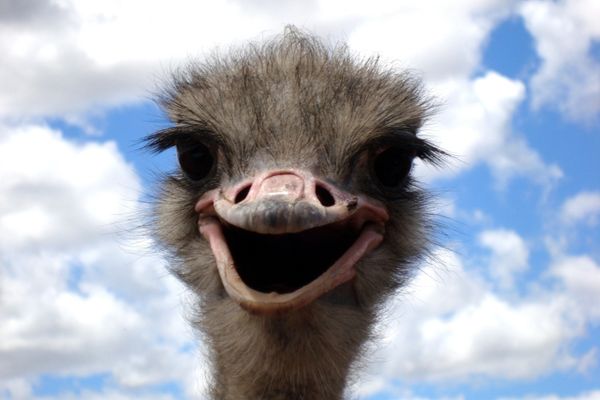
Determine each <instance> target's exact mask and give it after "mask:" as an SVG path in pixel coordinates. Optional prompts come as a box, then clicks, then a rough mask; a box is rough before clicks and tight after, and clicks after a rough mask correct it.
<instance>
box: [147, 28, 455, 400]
mask: <svg viewBox="0 0 600 400" xmlns="http://www.w3.org/2000/svg"><path fill="white" fill-rule="evenodd" d="M158 102H159V104H160V106H161V107H162V108H163V109H164V111H165V113H166V114H167V115H168V117H169V119H170V121H171V122H172V126H171V127H169V128H167V129H164V130H161V131H159V132H156V133H154V134H151V135H150V136H148V137H147V138H146V143H147V145H148V146H149V148H151V149H152V150H154V151H157V152H159V151H163V150H166V149H168V148H171V147H175V148H176V150H177V157H178V161H179V167H180V168H179V169H178V171H177V172H176V173H174V174H172V175H170V176H168V177H166V178H165V180H164V182H163V183H162V186H161V191H160V193H159V195H158V197H157V202H156V207H155V209H156V214H155V231H156V236H157V238H158V241H159V242H160V243H161V244H162V246H163V247H164V249H165V250H166V251H167V252H168V254H169V255H170V256H171V257H170V259H171V260H172V262H171V263H170V269H171V271H172V272H173V273H174V274H175V275H176V276H177V277H178V278H179V279H180V280H181V281H182V282H184V283H185V285H186V286H187V287H188V288H189V289H191V290H192V291H193V292H194V293H195V295H196V296H195V298H197V313H196V317H195V318H194V321H193V324H194V326H195V327H197V329H198V330H199V331H200V332H201V333H202V335H203V337H204V339H205V340H206V342H207V343H208V346H209V347H210V361H211V366H212V373H213V377H212V381H211V382H212V384H211V394H212V397H213V398H214V399H222V400H243V399H252V400H256V399H261V400H275V399H282V400H283V399H286V400H290V399H292V400H294V399H295V400H300V399H307V400H308V399H311V400H313V399H314V400H319V399H323V400H325V399H327V400H332V399H340V398H342V396H343V395H344V391H345V387H346V386H347V383H348V380H349V379H350V378H349V377H350V376H352V373H351V372H352V371H353V366H355V365H356V362H357V360H358V359H359V358H360V356H361V352H362V351H363V350H364V347H365V343H367V342H368V340H369V339H370V337H371V328H372V326H373V324H374V322H375V321H376V319H377V316H378V314H379V311H380V309H381V306H382V304H383V303H384V301H385V300H386V299H387V298H388V297H389V296H390V295H391V294H393V293H394V292H395V291H396V290H397V289H398V288H400V287H402V286H403V285H404V284H405V283H406V282H407V280H408V279H409V278H410V272H411V269H412V268H411V266H412V265H414V263H415V262H416V261H417V260H418V259H419V258H420V257H422V256H423V254H424V253H425V252H426V250H427V247H428V246H427V245H428V242H429V241H428V239H427V238H428V236H429V232H428V230H429V227H430V226H431V224H430V223H429V222H428V219H427V213H426V195H425V193H424V191H422V190H421V189H419V187H418V185H416V183H415V182H414V178H413V177H412V176H411V166H412V163H413V160H414V159H415V158H420V159H423V160H425V161H430V162H436V160H438V159H439V157H440V155H441V154H443V153H442V152H441V151H440V150H438V149H437V148H436V147H434V146H433V145H432V144H430V143H429V142H427V141H426V140H424V139H422V138H420V137H418V135H417V132H418V130H419V128H420V127H421V126H422V124H423V122H424V120H425V118H426V117H427V115H428V114H429V110H430V109H431V107H430V101H429V100H428V99H427V98H425V97H424V96H423V93H422V89H421V85H420V82H419V80H418V79H415V78H414V77H411V76H410V75H409V74H407V73H406V72H396V71H393V70H388V69H384V68H382V67H381V66H380V65H379V64H378V62H377V60H375V59H364V60H362V59H358V58H356V57H353V56H352V55H351V54H350V52H349V51H348V49H347V48H346V47H345V46H343V45H342V46H336V47H328V46H326V45H324V44H323V43H322V42H321V41H320V40H319V39H318V38H316V37H314V36H311V35H309V34H305V33H302V32H299V31H298V30H297V29H295V28H293V27H288V28H286V30H285V32H284V33H283V34H282V35H281V36H278V37H276V38H274V39H271V40H270V41H267V42H264V43H254V44H250V45H248V46H246V47H244V48H241V49H239V50H237V51H235V52H231V53H230V54H228V55H224V56H223V55H215V56H213V57H212V58H209V59H208V61H205V62H203V63H191V64H190V65H188V66H187V67H186V68H185V69H183V70H181V71H179V72H177V73H176V74H174V78H173V80H172V83H171V84H170V86H169V87H168V88H167V89H166V90H165V91H164V92H163V93H162V95H160V96H159V99H158Z"/></svg>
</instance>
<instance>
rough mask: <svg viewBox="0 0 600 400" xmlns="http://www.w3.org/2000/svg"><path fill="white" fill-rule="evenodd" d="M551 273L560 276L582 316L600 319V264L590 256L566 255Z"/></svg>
mask: <svg viewBox="0 0 600 400" xmlns="http://www.w3.org/2000/svg"><path fill="white" fill-rule="evenodd" d="M550 273H551V274H552V275H553V276H555V277H558V278H560V281H561V283H562V285H563V286H564V289H565V290H566V292H567V293H568V294H569V298H570V299H571V300H572V301H573V302H575V305H576V306H575V309H576V310H578V313H579V314H583V315H582V316H581V317H580V318H594V319H600V265H598V264H597V263H596V262H595V261H594V260H593V259H592V258H590V257H589V256H577V257H575V256H564V257H561V258H559V259H558V260H557V261H556V263H555V264H554V265H553V266H552V267H551V269H550Z"/></svg>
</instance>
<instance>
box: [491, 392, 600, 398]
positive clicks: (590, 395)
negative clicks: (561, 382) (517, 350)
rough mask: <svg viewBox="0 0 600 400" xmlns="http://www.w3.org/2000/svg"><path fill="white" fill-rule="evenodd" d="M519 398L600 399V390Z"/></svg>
mask: <svg viewBox="0 0 600 400" xmlns="http://www.w3.org/2000/svg"><path fill="white" fill-rule="evenodd" d="M518 399H523V400H600V390H592V391H589V392H583V393H580V394H577V395H575V396H558V395H545V396H525V397H519V398H518ZM499 400H517V398H509V397H502V398H501V399H499Z"/></svg>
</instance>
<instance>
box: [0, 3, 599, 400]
mask: <svg viewBox="0 0 600 400" xmlns="http://www.w3.org/2000/svg"><path fill="white" fill-rule="evenodd" d="M599 20H600V2H598V1H596V0H565V1H535V0H525V1H507V0H458V1H451V2H450V1H442V0H439V1H436V0H421V1H416V0H415V1H391V0H390V1H386V0H370V1H368V2H365V1H360V0H345V1H343V0H308V1H304V2H300V1H291V0H289V1H288V0H286V1H269V0H249V1H242V0H237V1H236V0H228V1H216V0H211V1H195V2H191V1H189V2H187V1H184V0H169V1H166V0H165V1H142V0H130V1H119V0H106V1H102V2H94V1H86V0H77V1H76V0H56V1H50V0H46V1H43V0H0V54H1V59H0V399H3V400H17V399H18V400H21V399H31V400H42V399H44V400H53V399H109V400H116V399H118V400H121V399H142V400H150V399H152V400H158V399H160V400H163V399H165V400H166V399H197V398H200V399H201V398H203V392H204V390H205V387H206V379H205V376H206V366H205V364H204V361H203V360H204V358H203V356H202V354H203V351H204V350H203V344H202V342H201V341H199V340H197V339H196V338H195V337H194V334H193V332H192V330H191V329H190V328H189V327H188V325H187V323H186V315H188V314H189V312H190V308H189V297H188V295H187V294H186V292H185V290H184V289H183V288H182V287H181V286H180V285H179V284H178V283H177V282H176V281H175V280H174V279H173V278H172V277H170V276H169V275H168V274H167V273H166V271H165V268H164V265H165V262H164V260H163V259H162V258H161V257H160V255H158V254H156V253H154V252H153V250H152V242H151V239H150V238H149V237H147V236H146V234H145V231H144V229H143V224H144V215H145V212H146V210H147V208H148V201H149V199H150V198H151V194H152V192H153V190H154V189H155V188H156V186H155V184H156V181H157V176H158V174H159V173H160V172H161V171H170V170H172V169H173V168H174V167H175V162H174V161H175V160H174V155H173V153H166V154H164V155H161V156H158V157H157V156H151V155H150V154H147V153H144V152H141V151H139V150H137V145H136V143H137V141H138V140H139V139H140V138H141V137H142V136H144V135H146V134H148V133H151V132H153V131H155V130H157V129H160V128H162V127H165V126H166V124H167V122H166V121H165V120H164V117H163V116H162V114H161V113H160V111H159V110H158V109H157V108H156V107H155V106H154V104H153V103H152V102H151V98H152V96H153V93H155V92H156V90H157V88H158V87H160V83H161V81H163V80H164V79H165V77H166V76H167V75H168V73H169V71H171V70H173V69H174V68H176V67H177V66H178V65H181V63H184V62H186V61H187V60H189V59H190V58H193V59H202V57H204V56H205V55H206V54H209V53H210V51H212V50H213V49H214V48H215V47H218V48H220V49H222V50H226V49H227V48H229V47H230V46H232V45H237V44H241V43H244V42H245V41H247V40H260V39H261V38H265V37H270V36H271V35H273V34H277V33H281V32H282V29H283V26H284V25H285V24H288V23H293V24H296V25H297V26H299V27H301V28H303V29H307V30H310V31H312V32H315V33H317V34H319V35H321V36H323V37H324V38H325V39H326V40H327V41H328V42H329V43H336V42H338V41H340V40H343V41H347V43H348V44H349V46H350V48H351V49H352V50H353V51H354V52H356V53H357V54H360V55H363V56H369V55H375V54H378V55H380V56H381V58H382V60H383V61H384V62H385V63H389V65H393V66H395V67H396V68H408V69H411V70H413V71H414V72H415V73H417V74H419V75H420V76H422V77H423V79H424V81H425V83H426V86H427V89H428V91H429V92H430V93H432V94H433V95H435V96H437V98H438V100H439V102H440V104H441V107H440V110H439V112H438V114H437V115H436V117H435V118H434V119H433V120H432V121H431V123H430V124H429V125H428V126H427V127H425V129H424V130H423V132H422V134H423V135H424V136H426V137H428V138H430V139H431V140H433V141H434V142H436V143H437V144H438V145H439V146H441V147H443V148H444V149H446V150H447V151H448V152H449V153H451V154H453V155H454V156H455V157H454V158H453V159H452V160H451V162H450V163H449V164H448V165H447V166H446V167H445V168H443V169H437V170H436V169H427V168H426V167H423V166H419V167H418V169H417V174H418V175H419V177H420V178H421V180H422V181H424V185H426V186H428V187H430V188H432V190H433V191H434V192H435V193H436V195H437V199H438V200H437V203H436V207H435V209H436V211H437V212H438V213H439V221H440V224H441V225H442V226H443V227H444V230H443V234H440V237H439V240H440V242H441V244H443V246H442V247H440V248H439V249H438V250H437V251H436V257H435V261H432V262H431V263H429V264H426V265H422V266H420V269H419V273H418V274H417V275H416V276H415V279H414V281H413V283H412V284H411V286H410V287H409V288H408V289H407V290H406V291H405V292H404V293H403V294H402V295H401V296H398V297H397V298H396V299H395V300H394V301H393V302H391V303H390V305H389V309H388V311H387V318H386V319H385V321H384V323H383V325H382V326H380V327H379V328H378V332H379V333H380V335H379V336H380V341H379V342H378V344H377V345H374V346H373V351H372V352H371V357H370V359H369V363H368V364H367V368H366V370H365V371H364V373H363V374H362V375H361V378H360V379H359V380H358V381H357V382H356V383H355V384H354V386H353V397H352V398H358V399H365V400H382V399H410V400H416V399H523V398H525V399H530V400H566V399H570V400H592V399H595V400H597V399H600V245H599V243H600V228H599V227H600V172H599V171H600V156H599V155H600V129H599V128H600V24H599V23H598V21H599Z"/></svg>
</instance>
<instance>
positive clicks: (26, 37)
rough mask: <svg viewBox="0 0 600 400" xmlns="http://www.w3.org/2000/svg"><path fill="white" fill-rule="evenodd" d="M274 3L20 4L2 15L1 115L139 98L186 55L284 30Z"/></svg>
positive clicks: (76, 109) (61, 111) (64, 111)
mask: <svg viewBox="0 0 600 400" xmlns="http://www.w3.org/2000/svg"><path fill="white" fill-rule="evenodd" d="M24 7H25V8H26V6H24ZM268 10H269V9H258V8H251V9H248V8H245V7H244V6H243V5H242V4H241V2H236V1H221V2H214V1H201V2H194V3H190V2H186V1H183V0H176V1H169V2H150V3H149V2H144V1H139V0H138V1H127V2H119V1H107V2H103V3H102V5H101V6H100V5H99V4H96V3H94V2H83V1H70V0H67V1H62V2H60V3H53V5H45V6H41V5H40V6H39V7H33V6H32V7H30V9H27V10H25V11H24V10H22V9H20V8H19V7H14V9H12V10H7V12H6V13H5V15H4V18H3V19H0V51H1V52H2V54H3V62H2V64H1V65H0V82H2V85H3V86H2V90H1V91H0V116H4V117H13V118H14V117H17V118H18V117H23V116H25V117H26V116H38V115H42V116H48V115H60V116H68V115H71V114H76V113H82V112H90V111H91V112H95V111H98V110H102V109H104V108H106V107H109V106H114V105H118V104H123V103H126V102H132V101H136V100H137V101H139V100H140V99H142V98H144V97H146V96H148V95H149V90H152V89H153V88H154V82H155V81H156V80H158V79H159V78H160V77H161V76H162V75H163V74H164V72H165V71H168V70H169V69H170V68H172V67H174V66H176V65H177V64H179V63H180V62H182V61H184V60H185V59H187V58H188V57H193V56H197V55H199V54H203V53H206V52H207V51H209V50H212V48H213V47H214V46H216V45H228V44H231V43H234V42H239V41H241V40H242V39H249V38H253V37H256V36H257V35H258V34H260V33H262V32H264V31H265V30H269V29H271V30H276V31H278V32H279V31H280V30H281V28H282V25H283V21H282V19H281V17H280V19H273V18H269V16H268ZM49 11H51V12H49ZM297 18H299V16H298V15H297Z"/></svg>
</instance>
